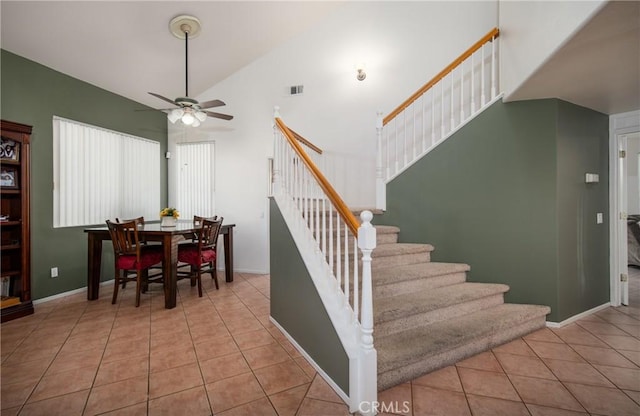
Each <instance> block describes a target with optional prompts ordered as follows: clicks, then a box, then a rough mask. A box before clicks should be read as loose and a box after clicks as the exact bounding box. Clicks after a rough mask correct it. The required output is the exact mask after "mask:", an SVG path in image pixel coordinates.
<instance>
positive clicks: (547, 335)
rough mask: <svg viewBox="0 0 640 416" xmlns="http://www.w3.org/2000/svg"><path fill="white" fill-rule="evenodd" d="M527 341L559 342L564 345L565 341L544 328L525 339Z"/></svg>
mask: <svg viewBox="0 0 640 416" xmlns="http://www.w3.org/2000/svg"><path fill="white" fill-rule="evenodd" d="M523 338H524V340H525V341H542V342H557V343H560V344H562V343H563V341H562V339H560V338H559V337H558V336H557V335H556V334H554V333H553V331H552V330H550V329H549V328H542V329H539V330H537V331H535V332H532V333H530V334H529V335H526V336H524V337H523Z"/></svg>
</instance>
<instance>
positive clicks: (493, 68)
mask: <svg viewBox="0 0 640 416" xmlns="http://www.w3.org/2000/svg"><path fill="white" fill-rule="evenodd" d="M495 97H496V38H493V39H492V40H491V99H492V100H493V99H494V98H495Z"/></svg>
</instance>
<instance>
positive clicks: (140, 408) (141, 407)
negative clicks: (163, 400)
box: [100, 402, 148, 416]
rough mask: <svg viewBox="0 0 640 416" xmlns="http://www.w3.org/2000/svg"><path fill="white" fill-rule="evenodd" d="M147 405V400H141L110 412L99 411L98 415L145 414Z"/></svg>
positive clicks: (142, 415) (128, 415)
mask: <svg viewBox="0 0 640 416" xmlns="http://www.w3.org/2000/svg"><path fill="white" fill-rule="evenodd" d="M147 407H148V404H147V402H142V403H138V404H134V405H132V406H127V407H123V408H122V409H116V410H112V411H111V412H107V413H101V414H100V416H147Z"/></svg>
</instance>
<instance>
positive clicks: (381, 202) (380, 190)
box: [376, 111, 387, 210]
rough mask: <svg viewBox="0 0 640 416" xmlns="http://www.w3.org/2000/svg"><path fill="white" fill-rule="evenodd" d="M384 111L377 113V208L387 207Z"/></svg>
mask: <svg viewBox="0 0 640 416" xmlns="http://www.w3.org/2000/svg"><path fill="white" fill-rule="evenodd" d="M382 120H383V118H382V111H378V112H377V113H376V139H377V140H376V147H377V149H376V208H378V209H382V210H384V209H387V187H386V184H385V183H384V166H383V165H382V160H383V159H382V130H383V128H384V126H383V121H382Z"/></svg>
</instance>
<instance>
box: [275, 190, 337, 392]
mask: <svg viewBox="0 0 640 416" xmlns="http://www.w3.org/2000/svg"><path fill="white" fill-rule="evenodd" d="M269 224H270V251H271V254H270V256H271V259H270V260H271V316H272V317H273V318H274V319H275V320H276V321H278V323H279V324H280V325H281V326H282V327H283V328H284V329H285V330H286V331H287V332H288V333H289V334H290V335H291V336H292V337H293V338H294V339H295V340H296V341H297V342H298V344H299V345H300V346H301V347H302V348H304V350H305V351H306V352H307V353H308V354H309V355H310V356H311V358H313V360H314V361H315V362H316V363H317V364H318V365H319V366H320V367H321V368H322V369H323V370H324V371H325V373H327V374H328V375H329V376H330V377H331V378H332V379H333V381H335V383H336V384H337V385H338V386H339V387H340V388H341V389H342V390H343V391H344V392H345V393H346V394H349V359H348V357H347V354H346V352H345V351H344V348H343V347H342V343H341V342H340V339H339V338H338V335H337V334H336V332H335V330H334V328H333V325H332V323H331V320H330V319H329V316H328V315H327V313H326V310H325V308H324V305H323V304H322V300H321V299H320V297H319V296H318V292H317V291H316V288H315V285H314V284H313V281H312V280H311V277H310V276H309V273H308V272H307V268H306V266H305V264H304V262H303V261H302V257H301V256H300V252H299V251H298V248H297V246H296V244H295V243H294V241H293V238H292V236H291V233H290V232H289V229H288V227H287V224H286V223H285V222H284V219H283V218H282V214H281V212H280V209H279V208H278V205H277V204H276V203H275V201H274V200H273V199H271V202H270V222H269Z"/></svg>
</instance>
